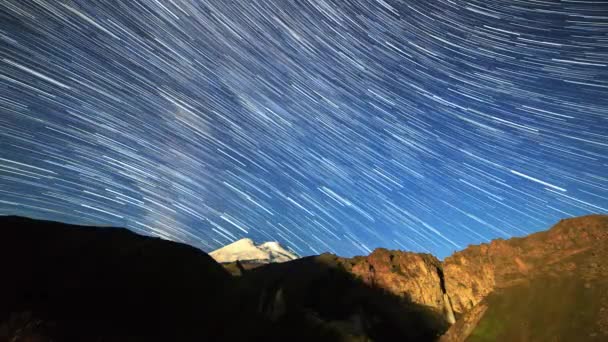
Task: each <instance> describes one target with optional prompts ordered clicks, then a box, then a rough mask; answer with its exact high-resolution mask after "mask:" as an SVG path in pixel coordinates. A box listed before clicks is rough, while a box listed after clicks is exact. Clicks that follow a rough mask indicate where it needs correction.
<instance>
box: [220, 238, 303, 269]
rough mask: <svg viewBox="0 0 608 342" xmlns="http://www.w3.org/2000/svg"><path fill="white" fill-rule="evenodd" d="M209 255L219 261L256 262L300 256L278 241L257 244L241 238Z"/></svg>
mask: <svg viewBox="0 0 608 342" xmlns="http://www.w3.org/2000/svg"><path fill="white" fill-rule="evenodd" d="M209 255H210V256H211V257H212V258H213V259H215V261H217V262H219V263H231V262H236V261H241V262H249V263H256V264H269V263H275V262H286V261H290V260H295V259H297V258H298V256H297V255H296V254H294V253H292V252H290V251H288V250H286V249H285V248H283V247H282V246H281V245H280V244H279V243H278V242H264V243H262V244H260V245H255V244H254V242H253V240H251V239H241V240H238V241H235V242H233V243H231V244H229V245H226V246H224V247H222V248H220V249H217V250H215V251H213V252H211V253H209Z"/></svg>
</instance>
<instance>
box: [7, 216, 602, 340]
mask: <svg viewBox="0 0 608 342" xmlns="http://www.w3.org/2000/svg"><path fill="white" fill-rule="evenodd" d="M0 231H1V233H2V235H1V236H2V238H1V239H0V258H1V259H0V260H2V261H3V266H4V267H3V270H2V271H3V280H2V282H0V284H1V285H0V341H15V342H17V341H83V340H86V341H371V340H373V341H435V340H438V339H439V338H440V336H441V335H442V334H443V336H441V340H442V341H446V342H448V341H570V340H576V341H603V340H606V339H608V281H607V280H606V279H608V277H607V276H608V264H606V263H605V260H608V259H607V256H608V216H600V215H594V216H586V217H581V218H574V219H568V220H562V221H561V222H560V223H558V224H557V225H556V226H554V227H553V228H552V229H550V230H548V231H545V232H539V233H536V234H532V235H530V236H528V237H523V238H514V239H509V240H494V241H492V242H491V243H488V244H482V245H479V246H470V247H468V248H466V249H465V250H463V251H461V252H457V253H455V254H454V255H452V256H450V257H448V258H446V260H445V261H444V262H441V261H439V260H438V259H436V258H435V257H433V256H432V255H428V254H417V253H409V252H402V251H390V250H386V249H377V250H375V251H374V252H373V253H371V254H370V255H368V256H359V257H354V258H341V257H337V256H334V255H331V254H323V255H320V256H313V257H306V258H301V259H298V260H294V261H289V262H285V263H281V264H267V265H237V264H234V265H232V264H229V265H224V267H222V266H221V265H219V264H217V263H216V262H215V261H214V260H212V259H211V258H210V257H209V256H208V255H206V254H205V253H203V252H202V251H200V250H198V249H195V248H193V247H190V246H186V245H183V244H179V243H174V242H169V241H165V240H161V239H157V238H151V237H145V236H140V235H137V234H135V233H132V232H130V231H128V230H125V229H119V228H91V227H80V226H71V225H66V224H61V223H56V222H48V221H38V220H31V219H25V218H18V217H1V218H0ZM225 268H229V269H231V270H232V273H233V274H236V275H237V276H231V275H230V273H229V272H228V271H227V270H226V269H225ZM235 270H236V272H235ZM454 318H455V319H456V322H455V324H453V325H451V323H453V322H454ZM446 331H447V333H446ZM444 333H445V334H444Z"/></svg>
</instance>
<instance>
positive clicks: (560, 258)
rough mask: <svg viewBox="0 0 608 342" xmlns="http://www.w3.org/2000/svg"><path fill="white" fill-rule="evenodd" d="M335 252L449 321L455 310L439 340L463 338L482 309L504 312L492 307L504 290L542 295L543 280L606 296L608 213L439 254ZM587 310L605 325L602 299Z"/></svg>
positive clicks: (362, 274) (352, 268)
mask: <svg viewBox="0 0 608 342" xmlns="http://www.w3.org/2000/svg"><path fill="white" fill-rule="evenodd" d="M336 259H337V260H338V263H339V264H341V265H342V267H344V269H345V270H346V271H348V272H349V273H351V274H353V275H354V276H355V277H356V278H358V279H360V280H362V281H363V282H364V283H366V284H368V285H370V286H373V287H377V288H381V289H384V290H386V291H388V292H389V293H391V294H392V295H394V296H397V297H399V298H404V299H407V300H411V301H412V302H413V303H416V304H421V305H424V306H427V307H430V308H432V309H433V310H434V311H436V312H438V313H441V314H442V315H443V317H444V319H445V320H446V321H447V322H449V323H454V316H458V317H460V319H459V322H458V323H457V324H456V325H455V326H454V327H453V329H451V331H450V333H449V335H446V336H448V337H449V338H448V337H446V338H444V340H445V341H463V340H465V339H466V338H467V336H469V334H471V332H473V331H475V329H476V327H477V324H478V323H479V322H480V321H481V323H479V324H486V323H484V322H485V321H484V319H483V318H484V317H485V316H484V315H485V313H486V310H488V312H490V313H491V314H492V315H497V316H500V315H501V314H504V312H501V311H500V310H498V313H495V311H496V310H497V309H496V305H497V304H495V303H496V302H500V303H507V302H509V301H506V300H505V299H504V298H512V300H511V302H515V303H517V302H520V301H519V300H518V298H517V296H522V297H529V298H541V297H542V296H540V295H539V294H538V293H536V292H534V291H538V292H542V290H541V289H542V288H548V287H549V285H554V284H563V286H562V287H561V288H560V287H556V288H555V289H554V295H555V296H556V297H559V296H563V295H571V297H574V298H577V296H578V292H577V291H580V290H581V289H584V288H585V286H587V287H588V288H590V289H596V290H597V289H604V290H606V291H605V292H606V294H607V295H606V296H605V297H606V298H604V299H602V298H603V297H602V296H601V295H598V296H597V300H598V301H605V302H606V303H608V286H606V284H604V283H602V282H601V279H606V278H607V277H608V264H607V263H606V262H605V261H604V260H608V216H602V215H591V216H585V217H579V218H572V219H566V220H562V221H560V222H559V223H558V224H556V225H555V226H554V227H553V228H551V229H550V230H548V231H543V232H539V233H535V234H532V235H529V236H526V237H522V238H512V239H509V240H501V239H498V240H494V241H492V242H490V243H486V244H481V245H476V246H469V247H468V248H466V249H464V250H462V251H460V252H456V253H454V254H453V255H452V256H450V257H448V258H446V259H445V261H444V262H440V261H439V260H438V259H437V258H435V257H433V256H432V255H428V254H417V253H410V252H402V251H390V250H386V249H376V250H375V251H373V252H372V253H371V254H370V255H368V256H358V257H354V258H336ZM551 279H553V280H551ZM580 279H583V280H584V281H583V283H580V282H579V280H580ZM555 286H557V285H555ZM577 286H578V287H577ZM513 289H516V290H513ZM514 293H517V295H515V294H514ZM490 295H492V296H490ZM489 296H490V298H489V299H488V300H486V302H484V303H481V302H482V301H484V299H486V298H488V297H489ZM600 297H601V298H600ZM581 298H582V297H581ZM531 300H532V299H531ZM488 301H489V302H488ZM501 305H502V304H501ZM505 305H506V304H505ZM538 305H542V301H541V302H539V304H538ZM590 305H591V304H590ZM565 307H566V306H562V307H559V308H554V310H553V311H552V312H557V311H559V310H561V309H564V308H565ZM594 307H595V306H594ZM519 309H520V308H519V307H514V308H512V309H510V310H519ZM602 309H603V310H602ZM556 310H557V311H556ZM564 310H565V309H564ZM454 314H455V315H454ZM590 315H592V316H593V315H596V316H597V317H596V316H593V317H596V318H597V320H598V321H599V322H605V323H602V324H604V325H606V326H607V328H606V329H605V330H606V331H608V323H606V322H608V305H606V306H605V307H604V306H601V307H599V306H598V308H597V313H596V314H590ZM523 316H524V315H523V314H522V317H523ZM604 316H605V317H604ZM602 317H604V318H602ZM530 319H531V320H533V319H534V318H533V317H532V318H530ZM525 323H526V322H523V323H522V324H525ZM539 324H540V323H539ZM581 324H583V323H581ZM598 329H600V328H598ZM602 329H604V328H601V329H600V330H598V331H604V330H602ZM520 330H521V329H520ZM541 330H542V329H541ZM563 333H564V334H565V333H566V332H563ZM598 334H599V333H598ZM597 336H600V335H597ZM607 336H608V335H607ZM505 338H506V337H505ZM509 338H518V337H513V336H510V335H509ZM539 338H540V339H541V340H542V337H539ZM520 340H522V341H526V340H529V339H526V338H525V337H523V338H522V339H520Z"/></svg>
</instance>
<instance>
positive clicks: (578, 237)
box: [443, 215, 608, 313]
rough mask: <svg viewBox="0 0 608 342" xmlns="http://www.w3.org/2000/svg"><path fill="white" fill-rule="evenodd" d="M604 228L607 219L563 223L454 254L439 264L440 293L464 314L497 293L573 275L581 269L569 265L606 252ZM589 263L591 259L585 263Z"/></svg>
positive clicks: (607, 233) (587, 218) (606, 231)
mask: <svg viewBox="0 0 608 342" xmlns="http://www.w3.org/2000/svg"><path fill="white" fill-rule="evenodd" d="M607 227H608V216H602V215H590V216H584V217H578V218H572V219H566V220H561V221H560V222H559V223H558V224H556V225H555V226H553V227H552V228H551V229H550V230H548V231H543V232H538V233H535V234H532V235H529V236H526V237H523V238H512V239H509V240H501V239H498V240H493V241H492V242H490V243H487V244H481V245H478V246H470V247H468V248H466V249H464V250H462V251H460V252H456V253H454V254H453V255H452V256H450V257H448V258H446V259H445V261H444V263H443V272H444V274H445V287H446V291H447V293H448V295H449V296H450V299H451V301H452V305H453V308H454V311H456V312H458V313H464V312H466V311H467V310H469V309H471V308H472V307H473V306H475V305H476V304H477V303H479V302H480V301H481V300H482V299H483V298H484V297H485V296H487V295H488V294H489V293H491V292H492V291H493V290H494V289H496V288H504V287H508V286H511V285H515V284H517V283H520V282H526V281H528V280H529V279H531V278H534V277H535V276H537V275H541V274H542V275H551V274H555V275H560V276H563V275H566V274H568V273H572V271H574V269H576V268H577V267H582V266H583V265H580V262H573V261H572V260H570V259H572V258H573V257H575V256H577V255H579V254H582V253H586V252H589V251H591V250H593V249H595V248H598V247H599V246H603V247H604V248H605V247H606V242H608V229H607ZM592 259H593V258H592V255H590V257H589V258H585V260H587V261H589V260H592ZM596 264H597V263H596ZM595 273H597V274H600V273H598V272H595ZM589 275H590V276H591V274H589Z"/></svg>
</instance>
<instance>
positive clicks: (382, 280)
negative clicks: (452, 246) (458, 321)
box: [339, 248, 451, 321]
mask: <svg viewBox="0 0 608 342" xmlns="http://www.w3.org/2000/svg"><path fill="white" fill-rule="evenodd" d="M339 260H340V263H341V264H342V265H343V266H344V268H345V269H346V270H347V271H349V272H350V273H352V274H353V275H355V276H357V277H358V278H359V279H361V280H362V281H363V282H364V283H366V284H368V285H370V286H374V287H379V288H382V289H385V290H387V291H389V292H390V293H391V294H393V295H395V296H398V297H401V298H404V299H407V300H410V301H412V302H414V303H418V304H422V305H427V306H429V307H432V308H433V309H435V310H436V311H438V312H443V313H444V314H445V315H446V319H447V320H448V321H451V319H449V318H448V316H449V315H450V314H451V310H450V306H449V303H448V301H447V300H446V297H445V286H444V280H443V271H442V266H441V262H440V261H439V260H438V259H437V258H435V257H434V256H432V255H430V254H419V253H411V252H403V251H391V250H387V249H384V248H378V249H376V250H374V251H373V252H372V253H371V254H370V255H368V256H366V257H360V256H358V257H354V258H340V259H339Z"/></svg>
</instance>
